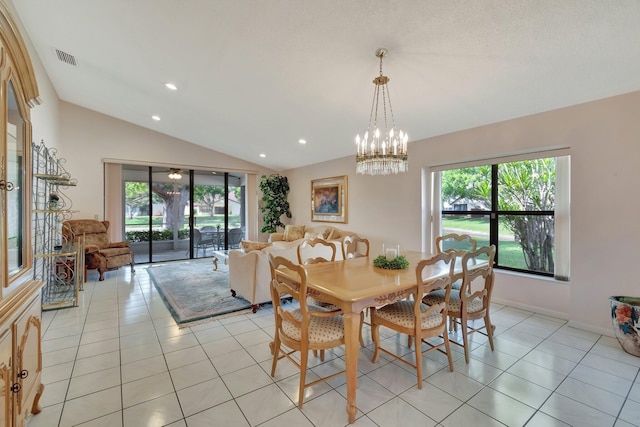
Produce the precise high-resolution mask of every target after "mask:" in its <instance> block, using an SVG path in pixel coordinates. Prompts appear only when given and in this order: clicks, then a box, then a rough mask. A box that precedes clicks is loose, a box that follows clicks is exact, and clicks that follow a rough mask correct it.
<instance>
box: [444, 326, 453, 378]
mask: <svg viewBox="0 0 640 427" xmlns="http://www.w3.org/2000/svg"><path fill="white" fill-rule="evenodd" d="M442 338H443V339H444V348H445V350H447V359H448V360H449V371H450V372H453V357H451V344H450V343H449V333H448V331H447V330H446V329H445V331H444V333H443V334H442Z"/></svg>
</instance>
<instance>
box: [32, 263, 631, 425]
mask: <svg viewBox="0 0 640 427" xmlns="http://www.w3.org/2000/svg"><path fill="white" fill-rule="evenodd" d="M89 279H90V280H89V282H88V283H87V284H86V286H85V290H84V291H83V292H82V293H81V304H80V307H79V308H72V309H63V310H58V311H47V312H44V313H43V334H44V335H43V343H42V350H43V364H44V370H43V375H42V378H43V382H44V383H45V384H46V388H45V392H44V395H43V397H42V399H41V403H42V407H43V410H42V412H41V413H40V414H38V415H34V416H32V417H31V418H30V419H29V421H28V427H41V426H47V427H49V426H75V425H81V426H92V427H95V426H109V427H113V426H116V427H117V426H126V427H130V426H135V427H140V426H164V425H170V426H175V427H179V426H189V427H198V426H207V427H208V426H249V425H250V426H264V427H268V426H283V425H287V426H296V427H297V426H344V425H345V424H346V422H347V415H346V412H345V406H346V400H345V395H346V386H345V384H344V381H345V380H344V376H339V377H336V378H334V379H332V380H331V381H329V382H328V383H320V384H319V385H317V386H314V387H312V388H311V389H309V390H308V392H307V397H306V398H305V404H304V406H303V408H302V409H301V410H300V409H298V408H297V406H296V403H297V398H296V396H297V385H298V383H297V381H298V375H297V369H296V368H295V367H293V366H292V365H291V364H290V363H288V361H286V360H283V361H281V362H280V363H279V364H278V370H277V373H276V377H275V378H271V376H270V375H269V372H270V365H271V358H270V354H269V347H268V343H269V341H270V340H271V337H272V333H273V332H272V327H273V314H272V313H271V312H270V311H269V309H268V308H266V309H261V310H260V311H259V312H258V313H256V314H248V315H237V316H233V317H228V318H226V319H221V320H215V321H211V322H208V323H204V324H201V325H198V326H194V327H191V328H183V329H178V327H177V326H176V325H175V323H174V321H173V319H172V318H171V316H170V314H169V312H168V310H167V309H166V307H165V305H164V303H163V302H162V300H161V299H160V297H159V295H158V293H157V292H156V290H155V288H154V287H153V285H152V284H151V283H150V281H149V277H148V275H147V274H146V271H145V269H144V266H138V267H137V273H136V274H135V275H133V276H132V275H131V274H130V272H129V271H128V269H126V268H122V269H120V270H118V271H117V272H108V273H106V280H105V281H104V282H97V281H96V280H97V275H95V274H91V273H90V275H89ZM493 322H494V323H495V324H496V327H497V328H496V334H497V337H496V340H495V341H496V349H495V351H494V352H491V351H490V349H489V347H488V345H487V343H486V341H485V340H486V339H485V340H482V339H480V338H484V337H482V336H478V337H477V338H476V339H475V341H474V342H473V351H472V360H471V363H470V364H468V365H466V364H465V363H464V356H463V354H462V353H461V352H460V351H459V350H456V351H455V353H454V357H455V360H456V361H455V372H453V373H451V372H449V371H448V369H447V368H446V367H445V358H444V356H443V357H438V356H440V355H434V356H430V357H433V358H429V359H428V360H426V361H425V369H424V374H425V380H426V382H425V383H424V386H423V389H422V390H418V388H417V386H416V378H415V373H414V372H415V371H413V370H412V369H411V368H410V367H409V366H406V365H404V364H402V363H399V362H397V361H395V362H391V361H390V360H389V359H388V358H384V356H381V359H380V360H379V361H378V363H376V364H372V363H371V362H370V357H371V355H372V352H371V341H370V340H369V341H368V343H369V345H368V346H367V347H366V348H364V349H362V350H361V353H360V354H361V357H360V362H359V371H360V377H359V388H358V409H359V411H358V415H357V417H358V418H357V420H356V423H355V425H357V426H397V425H415V426H418V425H419V426H460V425H473V426H502V425H508V426H523V425H527V426H535V427H539V426H566V425H571V426H597V427H602V426H613V425H615V426H632V425H635V426H640V377H639V375H638V372H639V370H640V358H637V357H633V356H630V355H628V354H626V353H624V352H623V351H622V350H621V349H620V347H619V346H618V344H617V342H616V341H615V340H614V339H612V338H610V337H606V336H600V335H597V334H593V333H590V332H585V331H582V330H578V329H574V328H571V327H569V326H567V325H566V324H565V322H564V321H563V320H560V319H555V318H550V317H547V316H542V315H538V314H535V313H531V312H526V311H522V310H518V309H514V308H510V307H505V306H497V305H496V306H495V307H494V312H493ZM383 332H385V331H383ZM386 332H387V333H386V335H385V341H384V345H385V346H386V347H388V348H392V349H394V350H395V351H403V352H406V353H407V354H408V356H407V357H412V356H411V355H412V352H411V351H410V350H409V349H408V348H407V347H406V346H405V344H406V338H404V337H402V338H400V337H398V336H397V335H395V334H391V333H389V332H390V331H389V330H386ZM311 360H312V363H314V364H315V366H313V368H312V369H311V371H312V372H313V374H311V376H313V375H314V374H320V375H323V374H326V373H328V372H331V371H332V370H335V369H341V366H343V353H342V352H341V351H339V350H338V351H335V352H332V353H328V354H327V356H326V358H325V362H324V363H321V362H320V361H319V360H318V359H315V358H311ZM308 377H309V376H308Z"/></svg>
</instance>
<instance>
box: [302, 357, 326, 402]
mask: <svg viewBox="0 0 640 427" xmlns="http://www.w3.org/2000/svg"><path fill="white" fill-rule="evenodd" d="M320 351H321V352H322V353H324V350H320ZM308 358H309V350H308V349H303V350H302V351H300V386H299V387H300V389H299V390H298V408H300V409H302V402H303V401H304V385H305V381H306V379H307V359H308Z"/></svg>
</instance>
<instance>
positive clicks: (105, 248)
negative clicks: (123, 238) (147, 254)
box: [62, 219, 135, 281]
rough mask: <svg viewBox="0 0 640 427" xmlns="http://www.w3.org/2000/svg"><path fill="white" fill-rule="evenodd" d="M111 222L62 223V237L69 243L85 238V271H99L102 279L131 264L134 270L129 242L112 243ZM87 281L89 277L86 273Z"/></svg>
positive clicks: (70, 221)
mask: <svg viewBox="0 0 640 427" xmlns="http://www.w3.org/2000/svg"><path fill="white" fill-rule="evenodd" d="M107 230H109V221H97V220H93V219H70V220H68V221H64V222H63V223H62V235H63V236H64V239H65V241H67V242H78V241H82V239H83V238H84V252H85V269H91V270H98V272H99V273H100V279H99V280H101V281H102V280H104V272H105V271H107V270H115V269H117V268H120V267H122V266H123V265H126V264H130V265H131V272H132V273H134V272H135V270H134V268H133V264H134V260H133V252H131V248H130V247H129V242H110V241H109V234H108V232H107ZM84 277H85V281H86V280H87V275H86V272H85V275H84Z"/></svg>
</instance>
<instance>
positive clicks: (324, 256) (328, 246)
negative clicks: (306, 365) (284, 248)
mask: <svg viewBox="0 0 640 427" xmlns="http://www.w3.org/2000/svg"><path fill="white" fill-rule="evenodd" d="M336 251H337V250H336V247H335V246H334V245H333V244H332V243H329V242H327V241H326V240H324V239H320V238H315V239H305V240H303V241H302V243H300V244H299V245H298V248H297V252H298V263H299V264H301V265H310V264H319V263H321V262H333V261H335V260H336ZM329 254H330V255H329ZM307 304H308V305H309V306H310V307H313V308H316V309H320V310H324V311H330V312H333V313H335V314H342V310H341V309H340V307H338V306H336V305H334V304H331V303H328V302H324V301H320V300H318V299H316V298H314V297H311V296H308V297H307ZM313 354H314V355H316V354H317V352H316V351H314V353H313ZM320 360H321V361H324V351H322V350H321V351H320Z"/></svg>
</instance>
